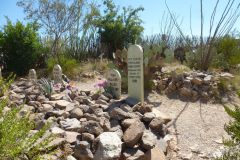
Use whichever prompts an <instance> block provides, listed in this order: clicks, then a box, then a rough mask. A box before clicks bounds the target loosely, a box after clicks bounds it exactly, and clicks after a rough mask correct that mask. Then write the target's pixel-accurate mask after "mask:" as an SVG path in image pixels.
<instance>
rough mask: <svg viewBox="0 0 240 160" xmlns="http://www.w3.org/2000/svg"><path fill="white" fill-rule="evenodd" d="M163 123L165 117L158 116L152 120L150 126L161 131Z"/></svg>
mask: <svg viewBox="0 0 240 160" xmlns="http://www.w3.org/2000/svg"><path fill="white" fill-rule="evenodd" d="M163 124H164V121H163V119H162V118H160V117H157V118H154V119H153V120H152V121H151V122H150V124H149V127H150V128H151V129H152V130H155V131H161V130H162V128H163Z"/></svg>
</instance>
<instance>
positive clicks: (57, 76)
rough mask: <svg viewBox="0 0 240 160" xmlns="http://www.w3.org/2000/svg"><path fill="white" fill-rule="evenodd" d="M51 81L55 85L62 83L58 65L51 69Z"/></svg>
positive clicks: (60, 70) (60, 69)
mask: <svg viewBox="0 0 240 160" xmlns="http://www.w3.org/2000/svg"><path fill="white" fill-rule="evenodd" d="M53 80H54V83H55V84H56V83H62V68H61V66H60V65H58V64H57V65H55V66H54V67H53Z"/></svg>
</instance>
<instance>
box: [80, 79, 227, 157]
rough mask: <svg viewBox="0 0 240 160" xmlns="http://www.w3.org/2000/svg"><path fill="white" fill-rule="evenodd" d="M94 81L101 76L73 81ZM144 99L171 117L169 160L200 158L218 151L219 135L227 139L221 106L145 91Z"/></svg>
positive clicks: (87, 86) (90, 84)
mask: <svg viewBox="0 0 240 160" xmlns="http://www.w3.org/2000/svg"><path fill="white" fill-rule="evenodd" d="M98 81H101V78H99V77H98V78H96V79H94V80H89V81H85V82H78V83H76V84H77V87H78V88H79V89H80V90H96V88H95V87H94V84H96V83H97V82H98ZM123 96H126V95H123ZM145 100H146V101H148V102H149V103H151V104H153V105H154V106H155V107H156V108H158V109H159V110H160V111H162V112H163V113H166V114H168V115H170V116H171V118H172V119H173V121H172V122H171V124H170V126H169V130H170V133H171V134H172V135H173V137H174V142H176V144H177V151H176V152H173V154H171V155H169V156H170V157H169V159H171V160H178V159H186V160H187V159H190V160H203V159H211V158H213V157H215V156H217V155H219V154H220V150H221V149H222V148H223V144H222V138H223V137H225V138H227V133H226V132H225V131H224V125H225V124H226V123H228V122H229V120H230V118H229V116H228V115H227V114H226V112H225V111H224V108H223V105H221V104H211V103H207V104H206V103H205V104H204V103H200V102H195V103H191V102H183V101H181V100H178V99H169V98H168V97H167V96H165V95H160V94H157V93H149V94H148V95H146V96H145Z"/></svg>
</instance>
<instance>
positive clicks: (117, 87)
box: [107, 69, 121, 99]
mask: <svg viewBox="0 0 240 160" xmlns="http://www.w3.org/2000/svg"><path fill="white" fill-rule="evenodd" d="M107 81H108V83H109V84H110V86H111V87H112V88H113V91H114V94H115V96H116V98H117V99H119V98H120V97H121V75H120V73H119V71H118V70H116V69H112V70H110V71H109V72H108V73H107Z"/></svg>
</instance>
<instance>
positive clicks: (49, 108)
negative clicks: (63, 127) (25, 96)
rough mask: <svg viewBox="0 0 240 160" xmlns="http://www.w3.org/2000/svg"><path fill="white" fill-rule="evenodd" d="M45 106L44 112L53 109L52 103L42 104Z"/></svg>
mask: <svg viewBox="0 0 240 160" xmlns="http://www.w3.org/2000/svg"><path fill="white" fill-rule="evenodd" d="M42 106H43V110H42V111H43V112H48V111H51V110H52V109H53V106H51V105H50V104H42Z"/></svg>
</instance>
